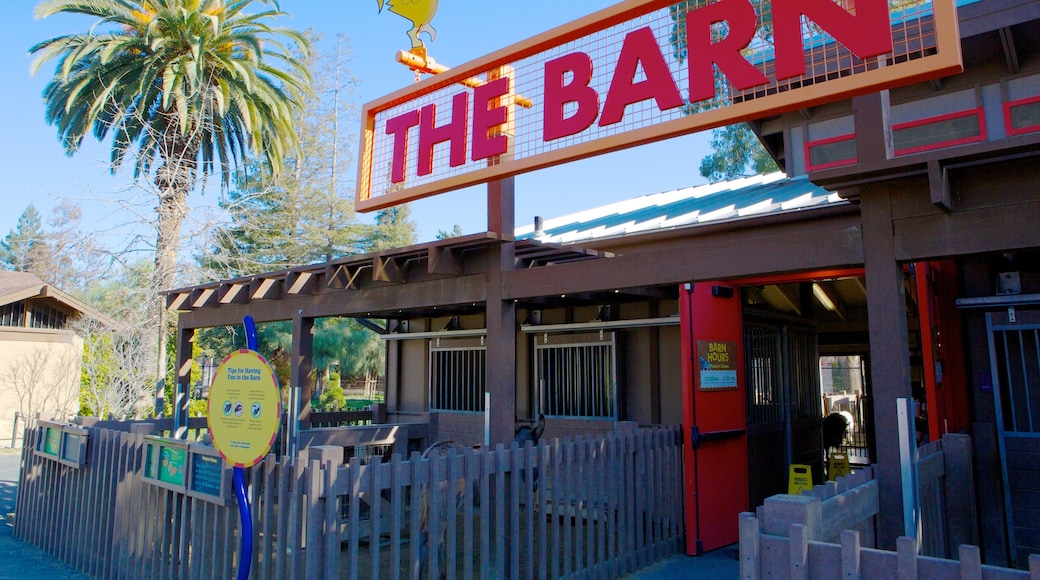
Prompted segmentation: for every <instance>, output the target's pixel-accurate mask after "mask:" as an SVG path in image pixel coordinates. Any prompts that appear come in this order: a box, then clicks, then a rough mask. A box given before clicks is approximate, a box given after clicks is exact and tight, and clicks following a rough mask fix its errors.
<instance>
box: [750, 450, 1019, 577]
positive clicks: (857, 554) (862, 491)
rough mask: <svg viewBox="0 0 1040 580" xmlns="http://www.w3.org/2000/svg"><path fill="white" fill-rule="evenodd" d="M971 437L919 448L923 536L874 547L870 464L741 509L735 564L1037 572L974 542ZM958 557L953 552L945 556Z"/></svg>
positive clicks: (841, 573) (838, 570)
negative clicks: (998, 563) (1003, 562)
mask: <svg viewBox="0 0 1040 580" xmlns="http://www.w3.org/2000/svg"><path fill="white" fill-rule="evenodd" d="M971 470H972V458H971V439H970V438H969V437H968V436H967V435H945V436H943V438H942V439H941V440H940V441H936V442H934V443H932V444H929V445H927V446H923V447H921V448H920V449H919V451H918V455H917V473H918V478H917V479H918V495H919V497H920V514H921V519H920V526H919V530H920V537H921V544H920V545H918V540H916V539H914V538H899V539H898V549H897V551H895V552H890V551H885V550H878V549H875V548H876V546H877V541H876V533H875V528H876V518H877V513H878V486H877V481H876V480H875V479H874V469H873V468H867V469H863V470H861V471H858V472H856V473H853V474H852V475H849V476H847V477H843V478H840V479H838V481H835V482H828V483H827V484H826V485H818V486H815V487H814V488H813V489H812V490H806V491H804V492H803V495H800V496H795V495H784V494H781V495H776V496H773V497H771V498H768V499H767V500H766V501H765V504H764V505H763V506H762V507H760V508H759V509H758V512H757V513H756V514H750V513H744V514H741V516H740V557H741V561H740V570H741V578H743V579H744V580H756V579H758V578H766V577H768V578H806V579H808V578H815V579H821V580H828V579H832V578H833V579H838V578H842V579H846V578H858V579H862V580H874V579H879V580H880V579H888V578H908V579H911V578H934V579H937V580H938V579H951V580H953V579H956V578H961V579H970V580H975V579H982V578H986V579H988V580H1010V579H1022V578H1030V579H1032V580H1040V555H1033V556H1032V557H1031V558H1030V560H1029V566H1030V572H1026V571H1023V570H1009V569H1005V568H998V567H994V566H983V565H982V563H981V556H980V553H979V549H978V547H976V546H974V545H971V544H974V543H977V542H973V541H972V539H973V538H977V535H976V534H977V529H976V523H975V521H976V520H975V508H974V500H973V498H974V495H975V493H974V487H973V482H972V471H971ZM953 557H957V558H959V561H958V560H953V559H945V558H953Z"/></svg>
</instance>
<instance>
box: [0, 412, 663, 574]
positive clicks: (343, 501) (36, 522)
mask: <svg viewBox="0 0 1040 580" xmlns="http://www.w3.org/2000/svg"><path fill="white" fill-rule="evenodd" d="M135 431H145V432H148V431H151V429H147V428H145V429H135ZM27 433H28V434H27V439H26V445H25V450H26V451H23V455H22V472H21V475H20V479H19V492H18V500H17V506H16V516H15V527H14V534H15V536H16V537H18V538H20V539H22V540H25V541H27V542H30V543H32V544H34V545H36V546H38V547H40V548H41V549H43V550H45V551H46V552H48V553H49V554H51V555H53V556H54V557H56V558H58V559H60V560H62V561H64V562H66V563H68V564H70V565H72V566H73V567H75V568H77V569H79V570H82V571H83V572H86V573H87V574H90V575H91V576H94V577H97V578H106V579H107V578H127V577H130V578H229V577H232V575H233V574H234V572H235V571H236V570H237V568H238V561H237V558H238V546H239V524H238V515H237V507H236V506H235V505H234V504H233V502H232V503H231V504H230V505H227V506H224V505H220V504H218V503H211V502H209V501H205V500H204V499H200V498H199V497H192V496H191V495H188V494H185V493H178V492H176V491H173V490H170V489H166V488H164V487H160V486H157V485H153V484H150V483H147V482H146V481H144V480H143V479H142V474H143V470H144V467H145V466H144V464H145V435H144V434H143V433H133V432H126V431H112V430H107V429H92V430H91V434H90V445H89V449H88V452H87V453H88V457H87V460H86V462H85V464H84V465H83V466H82V467H81V468H79V469H74V468H71V467H69V466H67V465H63V464H61V463H59V462H57V461H53V460H49V459H47V458H46V457H40V456H38V455H36V454H34V453H32V452H31V450H32V449H33V448H34V446H35V437H37V435H36V433H35V431H33V430H30V431H28V432H27ZM681 445H682V443H681V437H680V432H679V429H678V428H675V427H672V428H654V429H640V430H636V431H634V432H632V433H626V434H623V435H621V436H599V437H591V436H590V437H579V438H573V439H567V440H562V441H561V440H552V441H547V440H544V439H543V441H542V443H541V445H539V446H538V447H531V446H527V447H523V448H521V447H517V446H516V445H515V444H514V445H513V446H511V447H509V448H504V447H502V446H499V447H497V448H495V449H487V448H482V449H474V450H468V449H467V450H464V451H462V452H461V453H449V454H448V455H447V456H444V457H437V458H427V459H423V458H421V457H420V456H419V454H417V453H413V454H412V456H411V457H409V458H408V459H407V460H406V459H405V458H404V457H402V456H401V455H399V454H398V455H394V456H393V457H392V458H388V460H386V461H385V462H383V461H381V459H382V458H379V457H378V456H375V457H372V458H370V460H371V461H372V462H371V463H367V464H365V463H363V462H362V461H353V462H351V463H349V464H347V465H343V464H342V458H343V457H344V455H343V453H342V447H327V448H320V449H318V448H316V449H312V450H308V452H307V455H306V456H303V457H301V458H299V459H296V460H295V461H294V460H290V459H289V458H282V459H280V460H278V459H276V458H274V457H273V456H269V457H268V458H266V459H265V460H264V461H263V462H261V463H260V464H258V465H257V466H255V467H253V468H251V469H250V470H248V471H247V478H248V482H249V484H250V485H249V493H250V497H251V501H252V506H253V516H254V522H253V530H254V550H253V553H254V556H253V557H254V561H253V562H252V570H253V572H252V577H253V578H261V579H268V578H342V577H347V578H402V577H403V578H411V577H414V576H415V575H417V574H419V573H420V572H422V573H424V575H425V574H427V573H428V575H427V576H426V577H430V578H437V577H439V576H440V572H441V571H444V572H445V573H446V576H447V577H449V578H455V577H458V578H467V579H468V578H473V577H475V576H479V577H481V578H486V577H488V576H489V575H494V576H496V577H504V576H507V575H508V576H510V577H517V578H518V577H536V576H537V577H546V576H552V577H559V576H561V575H575V574H579V575H583V576H588V577H593V578H615V577H618V576H620V575H624V574H627V573H630V572H633V571H635V570H637V569H639V568H641V567H643V566H646V565H649V564H652V563H654V562H656V561H658V560H660V559H663V558H665V557H667V556H670V555H673V554H676V553H678V552H679V551H680V550H681V547H682V540H683V528H682V522H683V509H682V505H683V504H682V502H683V494H682V452H681Z"/></svg>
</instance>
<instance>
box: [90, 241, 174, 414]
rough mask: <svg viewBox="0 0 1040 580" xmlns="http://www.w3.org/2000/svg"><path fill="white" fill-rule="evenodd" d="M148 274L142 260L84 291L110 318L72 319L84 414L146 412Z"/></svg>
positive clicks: (150, 380)
mask: <svg viewBox="0 0 1040 580" xmlns="http://www.w3.org/2000/svg"><path fill="white" fill-rule="evenodd" d="M151 273H152V265H151V264H150V263H149V262H147V261H145V262H141V263H138V264H132V265H130V266H128V267H126V268H124V269H122V270H119V271H118V273H117V275H114V276H111V277H109V278H105V279H102V280H98V281H95V282H93V283H92V284H91V285H90V286H89V287H88V288H87V290H86V292H85V298H86V300H87V301H88V302H90V303H91V304H93V305H94V306H95V307H96V308H98V310H100V311H101V312H103V313H105V314H107V315H108V317H109V321H108V323H107V324H103V323H101V322H100V321H96V320H89V319H82V318H81V319H78V320H77V321H76V322H74V323H73V325H74V330H75V331H76V333H77V334H78V335H80V336H83V337H84V345H83V348H84V354H83V367H82V371H81V376H80V412H81V413H83V414H86V415H92V416H100V417H113V418H117V419H128V418H135V417H140V416H144V415H147V414H149V413H150V412H151V407H152V406H153V405H152V394H153V393H154V388H155V383H156V375H155V369H156V368H157V365H156V363H155V361H154V359H153V357H154V356H155V355H156V349H155V345H154V343H153V342H152V339H153V338H154V336H155V335H154V334H153V333H152V332H150V331H149V328H148V324H149V323H148V312H147V301H146V299H145V295H146V293H147V292H148V290H147V282H148V280H150V279H151ZM171 366H172V365H171ZM166 400H170V398H169V397H167V398H166Z"/></svg>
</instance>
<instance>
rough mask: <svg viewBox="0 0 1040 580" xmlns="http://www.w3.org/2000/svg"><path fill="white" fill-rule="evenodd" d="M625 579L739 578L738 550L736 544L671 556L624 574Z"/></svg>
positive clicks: (725, 579)
mask: <svg viewBox="0 0 1040 580" xmlns="http://www.w3.org/2000/svg"><path fill="white" fill-rule="evenodd" d="M625 578H626V580H679V579H684V580H685V579H686V578H697V579H700V578H706V579H710V580H715V579H719V580H729V579H730V578H732V579H736V578H740V550H739V548H738V547H737V545H736V544H734V545H732V546H726V547H724V548H719V549H717V550H712V551H711V552H707V553H705V554H701V555H700V556H685V555H682V556H673V557H671V558H668V559H667V560H664V561H663V562H658V563H656V564H654V565H653V566H649V567H647V568H644V569H642V570H640V571H638V572H636V573H634V574H629V575H628V576H625Z"/></svg>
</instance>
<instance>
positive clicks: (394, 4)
mask: <svg viewBox="0 0 1040 580" xmlns="http://www.w3.org/2000/svg"><path fill="white" fill-rule="evenodd" d="M377 2H379V11H380V12H382V11H383V4H386V5H387V6H389V7H390V12H393V13H394V14H397V15H398V16H400V17H402V18H404V19H405V20H408V21H410V22H411V23H412V29H411V30H409V31H408V33H407V34H408V38H410V39H412V50H413V51H415V50H416V49H421V48H423V47H424V46H425V45H424V44H423V41H422V40H419V33H420V32H425V33H426V34H428V35H429V37H430V40H436V39H437V31H436V30H434V29H433V26H431V25H430V22H432V21H433V15H434V14H436V13H437V4H438V3H439V2H440V0H377Z"/></svg>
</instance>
